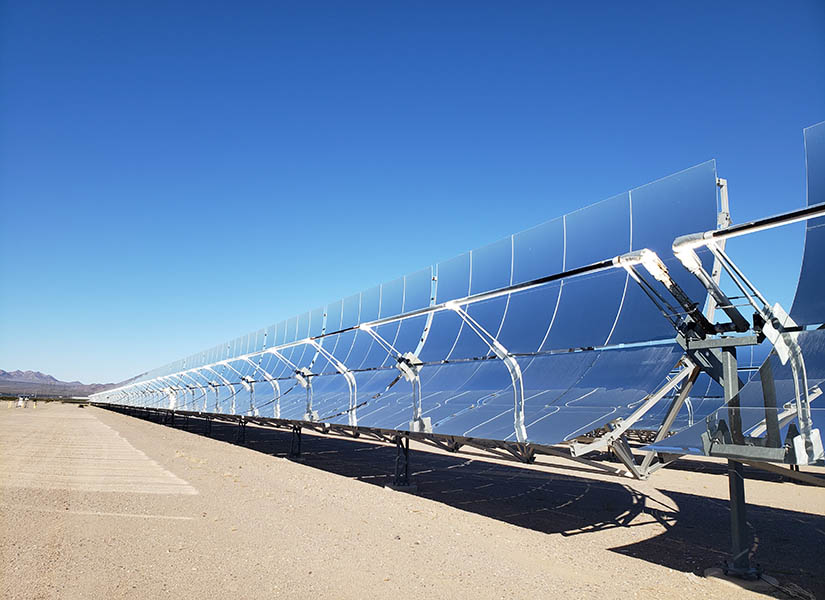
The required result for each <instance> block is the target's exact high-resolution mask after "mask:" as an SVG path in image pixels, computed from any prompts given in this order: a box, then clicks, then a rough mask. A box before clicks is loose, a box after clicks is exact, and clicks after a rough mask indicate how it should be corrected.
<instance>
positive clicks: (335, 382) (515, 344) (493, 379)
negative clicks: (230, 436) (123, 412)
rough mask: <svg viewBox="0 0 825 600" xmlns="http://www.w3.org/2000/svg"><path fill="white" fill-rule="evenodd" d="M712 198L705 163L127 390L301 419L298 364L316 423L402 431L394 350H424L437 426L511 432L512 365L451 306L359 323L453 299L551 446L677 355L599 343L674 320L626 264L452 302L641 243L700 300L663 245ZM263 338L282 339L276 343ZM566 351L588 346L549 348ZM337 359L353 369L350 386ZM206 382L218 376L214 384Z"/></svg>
mask: <svg viewBox="0 0 825 600" xmlns="http://www.w3.org/2000/svg"><path fill="white" fill-rule="evenodd" d="M716 209H717V200H716V172H715V165H714V163H713V162H708V163H704V164H702V165H699V166H697V167H694V168H692V169H688V170H687V171H683V172H681V173H678V174H676V175H673V176H671V177H668V178H665V179H662V180H659V181H657V182H654V183H652V184H648V185H647V186H643V187H641V188H637V189H635V190H631V191H630V192H627V193H625V194H621V195H619V196H616V197H613V198H611V199H609V200H606V201H604V202H601V203H599V204H596V205H593V206H591V207H589V208H586V209H582V210H580V211H577V212H575V213H572V214H570V215H566V216H565V217H563V218H560V219H557V220H555V221H550V222H548V223H545V224H543V225H540V226H538V227H535V228H533V229H530V230H527V231H525V232H522V233H520V234H516V235H514V236H511V237H510V238H506V239H505V240H502V241H500V242H498V243H495V244H492V245H490V246H486V247H484V248H482V249H480V250H475V251H473V252H470V253H467V254H464V255H461V256H459V257H457V258H454V259H451V260H448V261H445V262H442V263H439V264H438V265H436V266H435V267H433V268H431V269H425V270H423V271H419V272H417V273H414V274H412V275H410V276H407V277H405V278H402V279H399V280H396V281H394V282H390V283H387V284H384V285H382V286H379V287H377V288H373V289H372V290H368V291H366V292H363V293H362V294H359V295H356V296H353V297H351V298H348V299H345V300H342V301H339V302H336V303H333V304H330V305H329V306H327V307H326V308H325V309H318V310H316V311H313V312H311V313H307V314H305V315H303V316H301V317H298V318H294V319H291V320H289V321H286V322H284V323H281V324H278V325H276V326H273V327H271V328H269V329H267V330H262V331H261V332H258V333H256V334H250V335H249V336H245V337H244V338H239V340H236V341H235V342H231V343H229V344H227V345H225V346H221V347H219V348H215V349H213V350H211V351H208V352H205V353H202V354H199V355H195V356H193V357H190V358H188V359H186V360H184V361H179V362H177V363H173V364H172V365H167V366H166V367H164V368H161V369H159V370H157V371H155V372H152V373H149V374H147V375H145V376H144V377H143V378H142V379H141V381H151V380H154V381H155V383H154V384H153V385H152V387H151V390H154V391H152V392H150V393H149V394H148V395H146V394H144V395H134V394H132V395H131V396H127V400H126V401H128V402H138V403H142V404H146V405H154V406H159V407H165V406H168V397H167V396H166V392H164V391H162V388H164V387H167V386H170V385H176V386H181V387H182V386H186V385H190V386H193V387H195V388H196V389H195V390H192V391H187V392H185V393H183V394H182V399H181V400H180V401H179V402H186V400H184V399H183V398H186V397H188V401H189V402H190V403H191V406H193V407H197V406H198V402H201V405H200V406H201V407H203V406H206V408H207V410H209V411H218V410H220V411H221V412H232V411H234V412H235V414H246V413H254V412H257V413H259V414H260V415H262V416H278V417H280V418H282V419H295V420H305V419H306V418H307V417H308V415H307V408H308V402H307V401H308V398H307V390H306V389H304V388H303V387H301V386H300V385H299V384H298V380H297V379H296V378H295V376H294V375H295V372H296V370H302V369H304V370H306V371H308V372H310V373H311V374H313V376H312V377H311V381H312V385H311V390H312V391H311V394H312V395H311V399H312V410H313V411H316V412H317V413H318V420H321V421H325V422H329V423H342V424H348V423H349V424H351V423H353V422H357V424H358V425H359V426H363V427H375V428H383V429H396V430H407V429H409V428H410V421H411V420H412V417H413V409H412V405H413V401H412V386H411V385H410V384H409V383H407V382H406V381H405V380H403V379H399V378H400V372H399V371H398V369H396V368H395V365H396V363H397V354H404V353H406V352H411V353H413V354H415V355H416V356H417V357H418V358H419V359H420V360H421V361H423V363H424V365H423V366H422V367H421V372H420V383H421V412H422V414H421V416H423V417H429V418H430V419H431V421H432V431H433V432H434V433H439V434H444V435H458V436H466V437H477V438H487V439H496V440H512V439H514V437H515V430H514V422H515V418H516V415H515V402H516V399H517V396H516V390H515V389H514V387H513V378H512V377H511V372H510V370H509V369H508V367H507V366H506V365H505V364H504V362H502V361H501V360H499V359H498V358H496V357H495V356H494V353H493V351H492V350H491V347H490V344H489V341H488V340H485V339H484V338H483V337H482V336H481V335H479V334H478V333H476V332H475V331H474V330H473V328H472V327H469V326H468V324H467V321H466V320H465V319H463V318H462V317H461V316H460V315H458V314H457V313H456V312H454V311H451V310H441V311H437V312H434V313H432V314H424V315H419V316H415V317H411V318H406V319H403V320H396V321H392V322H389V323H385V324H381V325H376V326H375V327H374V328H373V330H374V332H375V333H376V334H377V335H379V336H380V337H381V338H383V340H386V342H388V343H389V344H390V345H391V346H392V348H393V349H394V351H389V350H388V349H387V348H386V347H385V345H383V344H381V343H378V341H377V340H376V339H375V337H374V336H372V335H371V334H370V333H369V332H367V331H364V330H361V329H352V328H353V327H355V326H357V325H359V324H361V323H368V322H371V321H374V320H376V319H380V318H384V317H392V316H395V315H398V314H403V313H408V312H411V311H414V310H417V309H421V308H426V307H428V306H434V305H439V304H442V303H444V302H447V301H453V300H458V304H459V305H461V306H463V307H464V309H465V310H466V312H467V314H468V315H469V317H470V318H471V319H473V320H474V322H476V323H478V324H479V325H480V326H481V327H482V328H483V329H484V330H485V331H486V332H487V333H489V335H490V336H491V337H492V338H494V339H495V340H496V341H497V342H498V343H499V344H501V346H503V348H504V349H506V352H507V353H509V354H510V355H511V356H513V357H514V358H515V359H516V361H517V363H518V366H519V369H520V371H521V373H522V385H523V387H524V415H525V425H526V430H527V437H528V440H529V441H531V442H534V443H542V444H552V443H557V442H559V441H562V440H565V439H569V438H571V437H575V436H577V435H580V434H582V433H586V432H588V431H591V430H593V429H596V428H599V427H601V426H603V425H604V424H605V423H607V422H608V421H611V420H613V419H616V418H619V417H622V416H626V415H627V414H629V413H630V412H632V410H633V408H634V407H635V406H636V405H637V404H638V403H639V402H641V401H642V400H643V399H644V398H645V397H646V396H647V395H648V394H649V393H651V392H653V391H654V390H655V389H656V388H657V387H658V386H659V385H660V384H662V383H663V382H664V381H665V379H666V376H667V375H668V373H669V372H670V371H671V370H672V369H673V368H674V366H675V364H676V362H677V361H678V359H679V357H680V356H681V350H680V349H679V348H678V347H676V346H675V345H674V344H672V343H669V342H664V343H658V344H654V345H644V344H643V345H641V346H638V347H630V348H621V347H613V348H611V349H605V350H599V348H601V347H604V346H616V345H619V344H629V343H635V342H643V343H647V342H651V341H662V340H670V339H672V338H673V337H674V334H675V332H674V330H673V327H672V325H671V323H670V322H669V321H668V320H667V319H666V318H665V317H664V316H663V315H662V314H660V313H659V312H658V310H657V309H656V307H655V306H654V305H653V304H652V303H651V302H650V299H649V298H648V297H647V296H645V295H644V293H643V292H642V290H641V289H640V288H638V287H637V285H636V283H635V282H633V281H632V280H630V279H629V277H628V276H627V274H626V273H625V272H624V271H623V270H619V269H615V270H608V271H602V272H599V273H597V274H592V275H587V276H581V277H576V278H571V279H565V280H562V281H556V282H552V283H547V284H544V285H541V286H539V287H536V288H532V289H528V290H521V291H514V292H512V293H508V294H504V295H501V296H499V297H496V298H493V299H489V300H484V301H481V302H477V303H472V304H462V302H461V300H460V299H462V298H466V297H467V296H469V295H472V294H476V293H480V292H484V291H489V290H495V289H500V288H506V287H508V286H512V285H517V284H519V283H522V282H526V281H531V280H534V279H537V278H541V277H545V276H547V275H552V274H555V273H559V272H561V271H564V270H568V269H572V268H576V267H580V266H584V265H587V264H591V263H594V262H598V261H601V260H604V259H606V258H611V257H613V256H616V255H621V254H624V253H626V252H629V251H631V250H636V249H641V248H649V249H652V250H654V251H656V252H657V253H658V254H659V255H660V257H661V258H662V259H663V260H665V263H666V264H667V265H668V267H669V268H670V270H671V273H672V274H673V276H674V277H675V278H676V279H677V281H679V283H680V284H681V285H682V286H683V287H684V288H685V289H686V290H688V292H689V293H690V294H691V296H692V297H693V298H694V299H696V301H697V302H699V303H701V302H702V301H703V300H704V296H705V294H704V289H703V288H701V286H700V285H699V284H698V283H697V282H696V281H695V279H694V278H693V277H692V276H690V275H689V274H687V273H686V272H685V271H683V270H682V269H681V267H680V266H679V265H678V264H677V263H676V261H675V259H673V256H672V252H671V244H672V241H673V239H674V238H675V237H677V236H679V235H681V234H684V233H691V232H695V231H702V230H708V229H712V228H713V227H714V226H715V223H716ZM342 330H344V331H342ZM336 332H338V333H336ZM316 337H317V340H315V341H313V342H309V341H306V338H316ZM301 340H305V341H303V342H302V341H301ZM284 344H287V345H288V346H287V347H283V345H284ZM319 345H320V347H321V348H322V349H323V352H322V351H321V349H319V347H318V346H319ZM593 348H596V349H595V350H594V349H593ZM267 349H278V354H279V355H280V356H278V355H276V354H274V353H272V352H265V350H267ZM569 349H585V350H584V351H573V352H564V353H558V351H560V350H561V351H566V350H569ZM239 357H240V358H239ZM330 357H331V358H330ZM342 366H344V367H345V368H346V370H348V371H349V372H350V373H351V374H352V377H354V380H355V396H354V398H353V396H352V395H351V394H350V385H351V380H348V379H347V377H345V376H343V375H342V374H341V370H342V368H341V367H342ZM176 373H177V374H179V375H178V376H174V374H176ZM181 373H183V374H181ZM158 378H162V379H158ZM242 378H247V379H249V380H255V381H256V382H257V383H255V384H254V388H253V392H252V394H250V392H249V391H248V390H247V389H246V388H245V387H243V386H241V385H240V384H239V382H240V381H241V379H242ZM187 381H188V382H189V383H188V384H187V383H186V382H187ZM211 383H220V384H221V385H220V386H219V387H217V388H215V387H213V388H212V391H211V392H210V391H208V389H207V388H208V387H209V384H211ZM136 389H141V388H139V387H138V388H136ZM215 390H218V391H215ZM144 391H145V388H144ZM199 393H200V394H202V397H201V396H200V395H199ZM111 397H114V394H112V395H111ZM103 399H104V401H105V396H104V398H103ZM112 401H116V400H112ZM204 402H205V404H204ZM253 403H254V406H253Z"/></svg>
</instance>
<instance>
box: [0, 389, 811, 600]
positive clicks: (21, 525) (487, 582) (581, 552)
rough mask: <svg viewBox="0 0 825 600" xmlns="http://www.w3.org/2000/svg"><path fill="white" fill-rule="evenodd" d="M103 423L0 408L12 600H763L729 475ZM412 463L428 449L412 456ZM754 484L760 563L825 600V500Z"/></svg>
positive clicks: (798, 591) (85, 414) (48, 410)
mask: <svg viewBox="0 0 825 600" xmlns="http://www.w3.org/2000/svg"><path fill="white" fill-rule="evenodd" d="M188 425H189V429H190V430H191V431H185V430H182V429H173V428H171V427H166V426H162V425H159V424H156V423H152V422H148V421H143V420H139V419H135V418H131V417H127V416H124V415H120V414H116V413H112V412H108V411H104V410H101V409H97V408H78V407H77V406H71V405H60V404H48V405H44V404H40V405H38V407H37V408H36V409H13V408H12V409H9V408H7V407H5V406H4V407H2V408H0V535H2V539H0V595H1V596H2V598H9V599H18V598H19V599H23V598H150V597H151V598H157V597H161V598H179V597H186V598H192V599H198V598H216V597H217V598H221V597H229V596H231V597H234V598H273V597H285V598H298V597H300V598H306V597H330V598H364V597H377V596H379V595H382V596H386V595H389V594H392V595H395V594H403V595H405V596H413V597H415V596H418V597H433V598H476V599H477V598H527V597H538V598H553V597H560V596H563V595H564V596H569V597H573V598H580V597H587V596H595V595H598V596H599V597H619V596H622V597H628V598H634V597H645V598H663V599H664V598H685V597H697V598H726V599H727V598H757V597H764V595H763V594H762V593H757V592H754V591H751V590H747V589H744V588H742V587H741V586H737V585H731V584H730V583H728V582H725V581H721V580H718V579H712V578H704V577H702V576H701V574H702V573H703V572H704V570H705V569H706V568H708V567H713V566H715V565H717V564H718V563H720V562H721V561H722V560H723V559H724V558H725V551H726V549H727V545H728V538H727V536H728V533H727V502H726V499H727V479H726V478H725V477H724V476H723V475H722V472H723V471H722V468H721V465H719V464H717V463H713V462H707V461H706V462H699V463H693V464H690V465H687V466H689V467H690V468H689V469H688V468H687V466H686V467H683V468H682V469H665V470H663V471H660V472H658V473H657V474H655V475H654V476H653V477H652V478H651V480H649V481H646V482H636V481H633V480H630V479H627V478H620V477H613V476H610V475H605V474H600V473H597V472H596V471H594V470H592V469H590V468H588V467H586V466H583V465H579V464H576V463H573V462H570V461H563V460H554V459H551V460H548V459H544V458H543V459H542V461H541V462H542V464H539V465H530V466H526V467H525V466H521V465H517V464H515V463H513V462H510V461H506V460H497V459H489V458H483V457H482V456H481V455H454V454H448V453H443V452H431V451H428V452H420V451H416V452H414V453H413V460H414V461H415V462H414V463H413V470H414V476H413V477H414V480H415V482H416V483H417V484H418V486H419V494H418V495H412V494H407V493H402V492H396V491H391V490H388V489H385V488H384V487H383V484H384V483H385V482H386V480H387V477H386V474H387V473H389V472H390V471H391V470H392V468H393V461H394V458H395V449H394V448H393V447H388V446H386V445H382V444H377V443H368V442H365V441H363V440H354V441H353V440H343V439H341V438H333V437H326V436H315V435H306V434H305V435H304V440H303V447H304V456H303V458H302V459H300V460H287V459H286V458H284V456H285V455H286V452H287V450H288V449H289V439H290V438H289V434H288V433H284V432H282V431H278V430H272V429H263V428H255V427H247V440H246V443H245V444H244V445H238V444H232V443H227V442H229V441H230V440H232V438H233V436H234V427H231V426H229V425H218V424H216V425H214V426H213V430H212V435H211V437H207V436H206V435H203V433H204V426H203V425H204V424H203V422H198V421H195V420H190V422H189V424H188ZM414 448H416V449H419V448H418V447H416V446H415V445H414ZM759 473H760V472H758V471H750V470H749V471H748V475H749V479H748V482H747V494H748V501H749V503H750V505H749V513H748V515H749V522H750V523H751V525H752V527H753V531H754V536H753V540H754V549H755V552H756V558H757V560H758V561H759V562H760V563H761V564H762V565H763V566H764V567H765V568H766V570H767V571H768V572H770V573H771V574H772V575H773V576H774V577H776V578H777V579H778V580H779V583H780V585H781V586H782V589H781V590H778V589H776V588H770V587H769V588H768V589H767V590H763V591H767V593H770V594H771V595H777V596H779V597H802V598H806V597H808V598H809V597H811V595H810V594H809V593H806V591H805V590H807V591H808V592H812V593H814V594H817V595H823V594H825V584H823V581H825V567H823V565H825V550H823V548H825V489H823V488H815V487H810V486H803V485H795V484H783V483H781V482H780V481H779V480H778V479H777V478H776V477H774V476H772V475H768V474H763V475H760V474H759ZM822 597H825V596H822Z"/></svg>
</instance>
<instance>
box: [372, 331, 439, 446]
mask: <svg viewBox="0 0 825 600" xmlns="http://www.w3.org/2000/svg"><path fill="white" fill-rule="evenodd" d="M428 327H429V326H425V328H424V330H425V335H426V332H427V331H429V328H428ZM359 329H360V330H361V331H365V332H366V333H368V334H369V335H370V336H372V338H373V339H374V340H375V341H376V342H377V343H378V345H379V346H381V347H382V348H383V349H384V351H385V352H387V354H389V355H390V356H393V357H395V367H396V368H397V369H398V370H399V371H400V373H401V376H402V377H403V378H404V379H405V380H406V381H408V382H409V383H410V385H411V386H412V420H411V421H410V431H412V432H419V433H428V432H431V431H432V430H433V428H432V421H431V420H430V418H429V417H424V416H422V414H421V413H422V411H421V377H420V373H421V365H423V364H424V363H423V362H422V361H421V359H420V358H418V354H417V353H418V352H419V351H420V350H421V348H422V347H423V345H422V344H421V343H420V342H419V344H418V348H416V352H405V353H404V354H402V353H401V352H399V351H398V350H397V349H396V348H395V347H394V346H393V345H392V344H391V343H390V342H388V341H387V340H385V339H384V338H383V337H381V336H380V335H379V334H378V332H376V331H375V330H374V329H373V328H372V327H370V326H369V325H360V326H359ZM422 338H423V336H422Z"/></svg>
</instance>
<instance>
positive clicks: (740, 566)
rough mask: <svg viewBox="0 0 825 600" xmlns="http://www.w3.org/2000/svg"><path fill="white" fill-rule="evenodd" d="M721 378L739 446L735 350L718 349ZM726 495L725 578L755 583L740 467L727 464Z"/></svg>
mask: <svg viewBox="0 0 825 600" xmlns="http://www.w3.org/2000/svg"><path fill="white" fill-rule="evenodd" d="M721 358H722V373H723V375H722V378H723V383H724V386H725V387H724V389H725V404H727V406H728V420H729V422H730V432H731V436H732V438H733V441H734V443H743V442H744V439H743V434H742V415H741V414H740V409H739V373H738V371H737V368H736V348H722V357H721ZM728 488H729V491H730V538H731V560H729V561H728V562H727V563H726V564H725V569H724V570H725V574H727V575H732V576H734V577H741V578H742V579H758V578H759V575H760V574H761V571H760V570H759V568H758V567H754V566H752V565H751V557H750V543H749V542H750V535H748V519H747V504H746V503H745V468H744V465H742V463H740V462H737V461H735V460H728Z"/></svg>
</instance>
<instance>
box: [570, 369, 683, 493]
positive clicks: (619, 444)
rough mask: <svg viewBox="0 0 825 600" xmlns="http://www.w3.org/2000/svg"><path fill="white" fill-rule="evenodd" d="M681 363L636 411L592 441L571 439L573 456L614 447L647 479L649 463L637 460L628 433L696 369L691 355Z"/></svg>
mask: <svg viewBox="0 0 825 600" xmlns="http://www.w3.org/2000/svg"><path fill="white" fill-rule="evenodd" d="M679 364H681V365H682V369H681V370H680V371H679V372H678V373H677V374H676V375H675V376H674V377H672V378H670V379H669V380H668V381H667V382H666V383H665V384H664V385H663V386H662V387H660V388H659V389H658V390H656V391H655V392H654V393H652V394H650V395H649V396H647V398H645V399H644V400H643V401H642V402H641V403H640V404H639V406H638V407H637V408H636V410H635V411H634V412H633V414H631V415H630V416H628V417H626V418H624V419H617V420H615V421H611V422H610V423H608V424H607V429H608V432H607V433H605V434H604V435H602V436H601V437H599V438H597V439H596V440H594V441H592V442H588V443H583V442H573V443H571V444H570V453H571V454H572V455H573V456H582V455H584V454H587V453H588V452H596V451H603V450H606V449H608V448H610V449H611V450H613V453H614V454H615V455H616V457H617V458H618V459H619V460H621V461H622V463H623V464H624V465H625V467H627V470H628V472H630V473H631V474H632V475H633V476H634V477H635V478H636V479H646V478H647V473H646V467H645V468H642V467H640V466H639V465H637V464H636V460H635V458H634V457H633V453H632V452H631V451H630V446H629V445H628V443H627V437H626V436H625V434H626V433H627V431H628V430H629V429H630V428H631V427H632V426H633V425H634V424H635V423H636V422H637V421H638V420H639V419H640V418H642V417H643V416H644V415H645V414H646V413H647V412H648V411H649V410H650V409H651V408H653V406H655V405H656V404H657V403H658V402H659V401H660V400H661V399H662V398H664V397H665V396H667V394H669V393H670V392H671V391H673V390H674V389H675V388H676V387H677V386H678V385H679V384H680V383H682V382H683V381H685V380H686V379H688V378H689V377H690V375H691V373H693V372H694V370H696V367H695V365H694V364H693V363H692V362H691V360H690V359H689V358H688V357H683V358H682V359H681V360H680V361H679ZM677 366H678V365H677ZM697 374H698V373H697ZM694 380H695V376H694ZM674 416H675V415H674Z"/></svg>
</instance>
